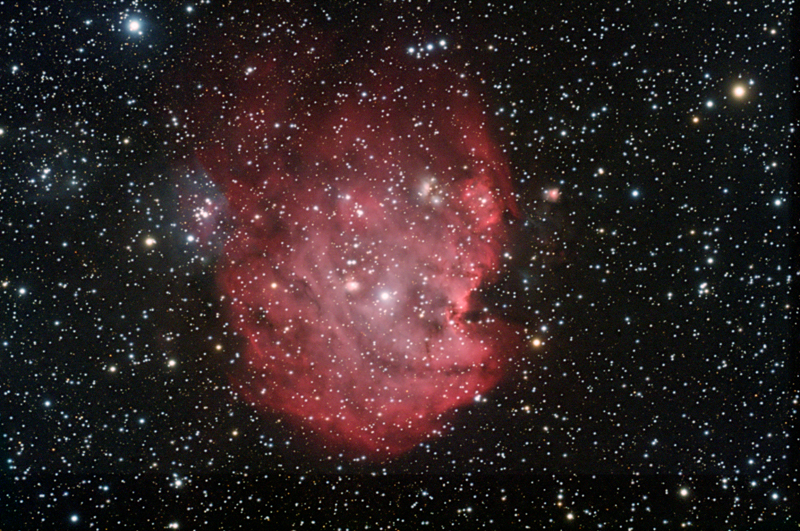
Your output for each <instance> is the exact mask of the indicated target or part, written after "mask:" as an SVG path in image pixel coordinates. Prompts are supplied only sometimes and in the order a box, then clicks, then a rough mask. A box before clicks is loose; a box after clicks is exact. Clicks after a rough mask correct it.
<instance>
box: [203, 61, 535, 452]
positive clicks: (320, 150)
mask: <svg viewBox="0 0 800 531" xmlns="http://www.w3.org/2000/svg"><path fill="white" fill-rule="evenodd" d="M331 62H332V61H331V59H330V58H328V57H324V56H321V55H320V56H315V57H312V58H304V59H291V60H289V59H287V58H280V57H274V58H264V57H263V56H257V57H255V58H250V59H248V62H247V64H245V65H243V75H242V79H243V81H242V82H241V83H239V84H238V85H237V88H236V89H235V91H233V92H232V93H231V94H230V95H229V96H230V97H229V99H228V100H226V103H225V104H224V105H223V106H224V107H225V112H224V114H225V116H227V117H228V118H227V119H226V120H225V121H222V122H221V123H220V124H219V125H218V126H217V128H216V129H215V134H214V136H213V139H212V141H210V142H208V143H207V144H206V145H205V146H203V147H202V149H200V150H199V152H198V157H199V159H200V161H201V162H202V164H203V166H204V167H205V169H206V171H207V172H208V173H209V174H210V175H211V178H212V179H213V180H214V181H215V182H216V183H217V186H219V187H220V189H221V190H222V191H223V193H224V194H225V196H226V199H227V201H228V205H229V210H230V212H229V217H230V220H231V224H232V229H231V232H230V236H229V238H228V241H227V243H226V245H225V249H224V253H223V256H222V257H221V260H220V264H219V273H218V285H219V289H220V290H221V294H222V297H223V301H224V304H225V305H227V309H228V312H229V315H228V317H229V319H230V321H231V323H232V325H233V326H234V328H235V330H236V331H237V333H238V335H239V336H240V337H242V338H243V339H244V340H245V341H246V346H245V347H244V352H243V355H244V359H245V361H244V368H243V369H242V371H241V372H240V374H238V375H237V376H236V377H235V381H234V385H235V386H236V389H237V391H238V392H239V393H240V395H241V396H242V397H244V398H245V399H246V400H248V401H249V402H251V403H252V404H253V405H254V406H255V407H257V408H264V409H268V410H272V411H276V412H279V413H283V414H285V415H286V416H287V417H288V418H290V419H292V420H293V421H294V422H296V423H298V424H300V425H303V426H305V427H306V428H310V430H311V431H313V432H315V433H316V434H318V435H319V437H320V438H321V439H320V440H321V441H322V444H324V445H326V446H327V445H330V446H331V447H335V448H338V449H345V450H347V451H351V452H357V453H359V454H363V455H370V456H374V457H379V458H380V457H389V456H393V455H397V454H400V453H403V452H406V451H407V450H409V449H411V448H413V447H414V446H416V445H418V444H419V443H420V442H422V441H424V440H426V439H427V438H429V437H431V436H432V435H435V434H437V433H438V432H439V430H440V428H441V427H442V424H443V423H444V420H445V418H446V416H447V414H448V412H449V411H451V410H452V409H454V408H456V407H458V406H459V405H463V404H467V403H470V402H472V401H473V400H474V398H475V396H476V395H479V394H481V393H485V392H487V391H488V390H490V389H492V388H493V387H494V386H495V385H496V384H497V383H498V381H499V380H500V378H501V376H502V374H503V369H504V364H505V363H507V361H508V359H509V357H510V356H512V355H513V353H514V351H515V350H516V349H517V348H518V345H519V344H520V343H521V342H522V340H521V335H520V333H519V332H518V331H517V330H516V329H515V328H514V327H513V326H511V325H509V324H506V323H504V322H503V321H502V319H499V318H497V317H493V316H492V315H490V314H489V313H488V312H486V311H485V310H484V309H483V305H482V304H481V303H480V301H479V297H478V296H477V294H476V291H477V290H478V289H479V288H480V287H481V286H485V285H488V284H490V283H492V282H493V281H494V280H496V278H497V275H498V271H499V269H500V267H501V258H502V254H503V252H504V250H505V245H506V244H507V243H508V242H507V240H508V238H509V224H508V220H509V219H513V218H514V217H516V215H517V212H516V205H515V201H514V195H513V191H512V186H511V180H510V176H509V170H508V166H507V163H506V161H505V159H504V157H503V155H502V152H501V150H500V149H499V148H498V146H497V145H495V144H494V143H493V142H492V140H491V138H490V135H489V130H488V127H487V124H486V115H485V107H484V105H483V104H482V103H481V100H480V99H479V96H478V94H477V92H476V91H474V90H473V89H474V87H472V86H471V84H470V83H469V82H468V81H466V80H465V79H464V76H461V75H458V74H456V73H454V72H451V71H448V70H447V69H446V68H444V67H441V66H436V65H421V64H416V63H414V61H413V60H412V59H410V58H407V57H406V58H404V57H396V58H392V57H388V56H387V57H382V58H381V59H380V60H369V61H364V62H358V61H350V62H349V63H347V62H345V64H340V65H334V66H331Z"/></svg>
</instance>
